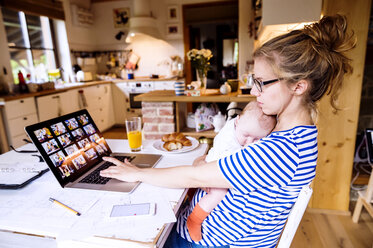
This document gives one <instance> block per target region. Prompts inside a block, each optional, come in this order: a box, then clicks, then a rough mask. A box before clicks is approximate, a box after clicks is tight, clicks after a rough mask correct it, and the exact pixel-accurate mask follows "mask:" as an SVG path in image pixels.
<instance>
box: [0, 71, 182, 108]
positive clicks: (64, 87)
mask: <svg viewBox="0 0 373 248" xmlns="http://www.w3.org/2000/svg"><path fill="white" fill-rule="evenodd" d="M177 80H184V79H183V78H179V79H178V78H162V77H161V78H149V77H136V78H135V79H119V78H118V79H111V80H99V81H91V82H84V83H65V84H63V85H62V86H56V88H55V89H53V90H43V91H38V92H33V93H23V94H21V93H16V94H12V95H0V105H1V103H2V102H6V101H12V100H18V99H22V98H27V97H34V96H45V95H50V94H55V93H59V92H64V91H67V90H71V89H78V88H84V87H89V86H92V85H99V84H109V83H120V82H138V81H141V82H144V81H155V82H157V81H159V82H161V81H177Z"/></svg>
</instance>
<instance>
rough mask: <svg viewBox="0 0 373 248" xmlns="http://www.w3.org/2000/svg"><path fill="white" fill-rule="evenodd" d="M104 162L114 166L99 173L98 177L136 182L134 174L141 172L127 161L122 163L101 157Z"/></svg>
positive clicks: (114, 159)
mask: <svg viewBox="0 0 373 248" xmlns="http://www.w3.org/2000/svg"><path fill="white" fill-rule="evenodd" d="M102 159H103V160H105V161H108V162H111V163H113V164H114V165H113V166H110V167H109V168H107V169H105V170H102V171H100V176H102V177H110V178H115V179H118V180H121V181H125V182H137V181H138V180H137V179H136V174H137V173H138V172H139V171H140V170H141V169H140V168H138V167H136V166H134V165H133V164H131V163H130V162H128V160H127V159H125V160H124V162H121V161H119V160H118V159H116V158H112V157H103V158H102Z"/></svg>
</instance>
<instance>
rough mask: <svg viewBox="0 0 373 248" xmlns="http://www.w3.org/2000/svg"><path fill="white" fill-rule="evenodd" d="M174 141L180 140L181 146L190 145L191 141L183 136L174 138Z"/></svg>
mask: <svg viewBox="0 0 373 248" xmlns="http://www.w3.org/2000/svg"><path fill="white" fill-rule="evenodd" d="M176 141H178V142H180V143H181V144H183V146H191V145H192V142H191V141H190V140H189V139H188V138H187V137H185V136H184V137H183V138H181V139H176Z"/></svg>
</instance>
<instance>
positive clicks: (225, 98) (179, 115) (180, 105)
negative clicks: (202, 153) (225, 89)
mask: <svg viewBox="0 0 373 248" xmlns="http://www.w3.org/2000/svg"><path fill="white" fill-rule="evenodd" d="M209 92H210V94H208V95H202V96H176V95H175V91H174V90H161V91H160V90H156V91H151V92H148V93H144V94H141V95H137V96H135V98H134V100H135V101H143V102H174V106H175V117H176V118H175V121H176V122H175V127H176V128H175V130H176V131H177V132H182V133H184V134H185V135H188V136H192V137H195V138H199V137H206V138H214V137H215V135H216V133H215V132H214V131H213V130H208V131H203V132H196V130H195V129H194V128H187V127H186V119H187V114H188V113H187V104H188V103H191V102H201V103H202V102H210V103H213V102H215V103H216V102H246V103H248V102H250V101H253V100H255V99H256V97H255V96H253V95H248V94H245V95H243V94H241V91H240V90H238V92H233V93H230V94H227V95H221V94H211V93H213V92H214V91H213V90H211V91H209ZM215 92H217V91H215Z"/></svg>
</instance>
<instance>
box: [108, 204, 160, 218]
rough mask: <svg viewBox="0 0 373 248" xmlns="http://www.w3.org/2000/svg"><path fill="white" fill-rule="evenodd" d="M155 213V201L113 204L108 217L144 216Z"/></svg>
mask: <svg viewBox="0 0 373 248" xmlns="http://www.w3.org/2000/svg"><path fill="white" fill-rule="evenodd" d="M154 214H155V203H139V204H128V205H114V206H113V208H112V209H111V212H110V217H126V216H139V215H140V216H144V215H154Z"/></svg>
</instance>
